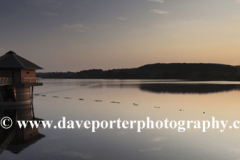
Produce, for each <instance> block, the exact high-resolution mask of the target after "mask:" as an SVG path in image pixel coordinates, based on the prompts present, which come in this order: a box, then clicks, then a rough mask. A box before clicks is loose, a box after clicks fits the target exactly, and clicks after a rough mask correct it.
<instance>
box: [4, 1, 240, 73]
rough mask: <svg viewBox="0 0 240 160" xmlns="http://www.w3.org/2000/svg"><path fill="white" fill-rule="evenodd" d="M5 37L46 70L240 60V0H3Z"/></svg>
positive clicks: (10, 45)
mask: <svg viewBox="0 0 240 160" xmlns="http://www.w3.org/2000/svg"><path fill="white" fill-rule="evenodd" d="M0 37H1V39H0V55H3V54H5V53H6V52H8V51H9V50H12V51H14V52H16V53H17V54H18V55H20V56H22V57H24V58H26V59H28V60H30V61H32V62H34V63H35V64H37V65H39V66H41V67H42V68H44V70H42V71H43V72H52V71H62V72H65V71H74V72H76V71H81V70H87V69H103V70H108V69H117V68H135V67H139V66H142V65H145V64H151V63H222V64H230V65H240V54H239V53H240V0H0Z"/></svg>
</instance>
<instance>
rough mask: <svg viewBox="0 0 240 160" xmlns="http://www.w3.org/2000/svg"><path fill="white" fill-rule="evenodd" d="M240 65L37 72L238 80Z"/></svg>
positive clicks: (57, 75)
mask: <svg viewBox="0 0 240 160" xmlns="http://www.w3.org/2000/svg"><path fill="white" fill-rule="evenodd" d="M239 71H240V67H239V66H231V65H224V64H211V63H207V64H206V63H168V64H165V63H157V64H148V65H144V66H141V67H139V68H131V69H112V70H106V71H103V70H102V69H90V70H83V71H79V72H46V73H37V76H38V77H42V78H71V79H185V80H240V74H239V73H240V72H239Z"/></svg>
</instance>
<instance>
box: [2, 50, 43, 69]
mask: <svg viewBox="0 0 240 160" xmlns="http://www.w3.org/2000/svg"><path fill="white" fill-rule="evenodd" d="M3 68H4V69H6V68H21V69H42V68H41V67H39V66H38V65H36V64H34V63H32V62H30V61H29V60H26V59H25V58H23V57H21V56H19V55H17V54H16V53H15V52H13V51H9V52H7V53H6V54H4V55H3V56H1V57H0V69H3Z"/></svg>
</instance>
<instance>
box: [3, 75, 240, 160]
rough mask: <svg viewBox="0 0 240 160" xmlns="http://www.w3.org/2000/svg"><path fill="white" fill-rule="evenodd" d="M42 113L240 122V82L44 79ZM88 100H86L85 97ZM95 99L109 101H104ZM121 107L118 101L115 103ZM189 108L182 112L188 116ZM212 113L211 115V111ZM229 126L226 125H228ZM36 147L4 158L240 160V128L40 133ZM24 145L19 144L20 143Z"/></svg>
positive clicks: (38, 106)
mask: <svg viewBox="0 0 240 160" xmlns="http://www.w3.org/2000/svg"><path fill="white" fill-rule="evenodd" d="M42 81H43V86H40V87H35V88H34V93H35V96H34V108H35V115H36V117H38V118H42V119H45V120H53V121H54V122H53V123H55V124H56V123H57V121H59V120H61V119H62V117H66V119H67V120H99V121H102V120H117V119H119V118H120V119H121V120H144V121H146V117H150V119H151V120H153V121H157V120H162V121H164V120H165V119H166V118H168V119H169V120H170V121H171V120H175V121H178V120H210V121H211V119H212V117H215V118H216V119H217V120H228V121H229V124H230V123H232V122H233V121H234V120H240V98H239V97H240V83H239V82H184V81H174V80H168V81H162V80H66V79H63V80H57V79H43V80H42ZM79 99H83V100H79ZM95 100H101V101H102V102H101V101H99V102H96V101H95ZM113 101H114V102H119V103H112V102H113ZM180 110H181V111H180ZM203 112H205V114H203ZM220 128H221V127H220ZM39 133H41V134H42V138H41V139H39V140H38V141H36V142H35V143H32V144H25V145H18V146H17V147H19V148H21V149H20V151H19V153H13V151H12V149H11V147H12V146H11V145H10V146H9V147H8V148H7V149H6V150H5V151H4V152H3V153H2V155H1V156H0V159H4V160H23V159H24V160H25V159H35V160H42V159H44V160H52V159H57V160H66V159H67V160H75V159H76V160H79V159H84V160H85V159H87V160H108V159H109V160H124V159H126V160H141V159H142V160H206V159H209V160H226V159H228V160H239V159H240V129H238V130H237V129H229V128H226V129H225V131H224V132H220V129H215V130H214V129H208V130H207V132H205V133H203V132H202V129H186V131H185V132H181V133H180V132H178V130H177V128H176V129H170V128H169V129H143V130H142V132H140V133H138V132H137V128H136V127H135V128H134V129H117V128H116V127H115V128H114V129H98V130H96V132H95V133H92V132H91V129H83V128H81V129H53V128H52V129H43V128H42V129H39ZM15 147H16V146H15Z"/></svg>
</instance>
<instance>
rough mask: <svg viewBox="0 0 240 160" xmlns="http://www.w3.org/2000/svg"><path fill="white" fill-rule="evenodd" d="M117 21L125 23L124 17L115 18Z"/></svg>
mask: <svg viewBox="0 0 240 160" xmlns="http://www.w3.org/2000/svg"><path fill="white" fill-rule="evenodd" d="M117 19H118V20H120V21H125V20H126V19H127V18H125V17H117Z"/></svg>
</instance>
